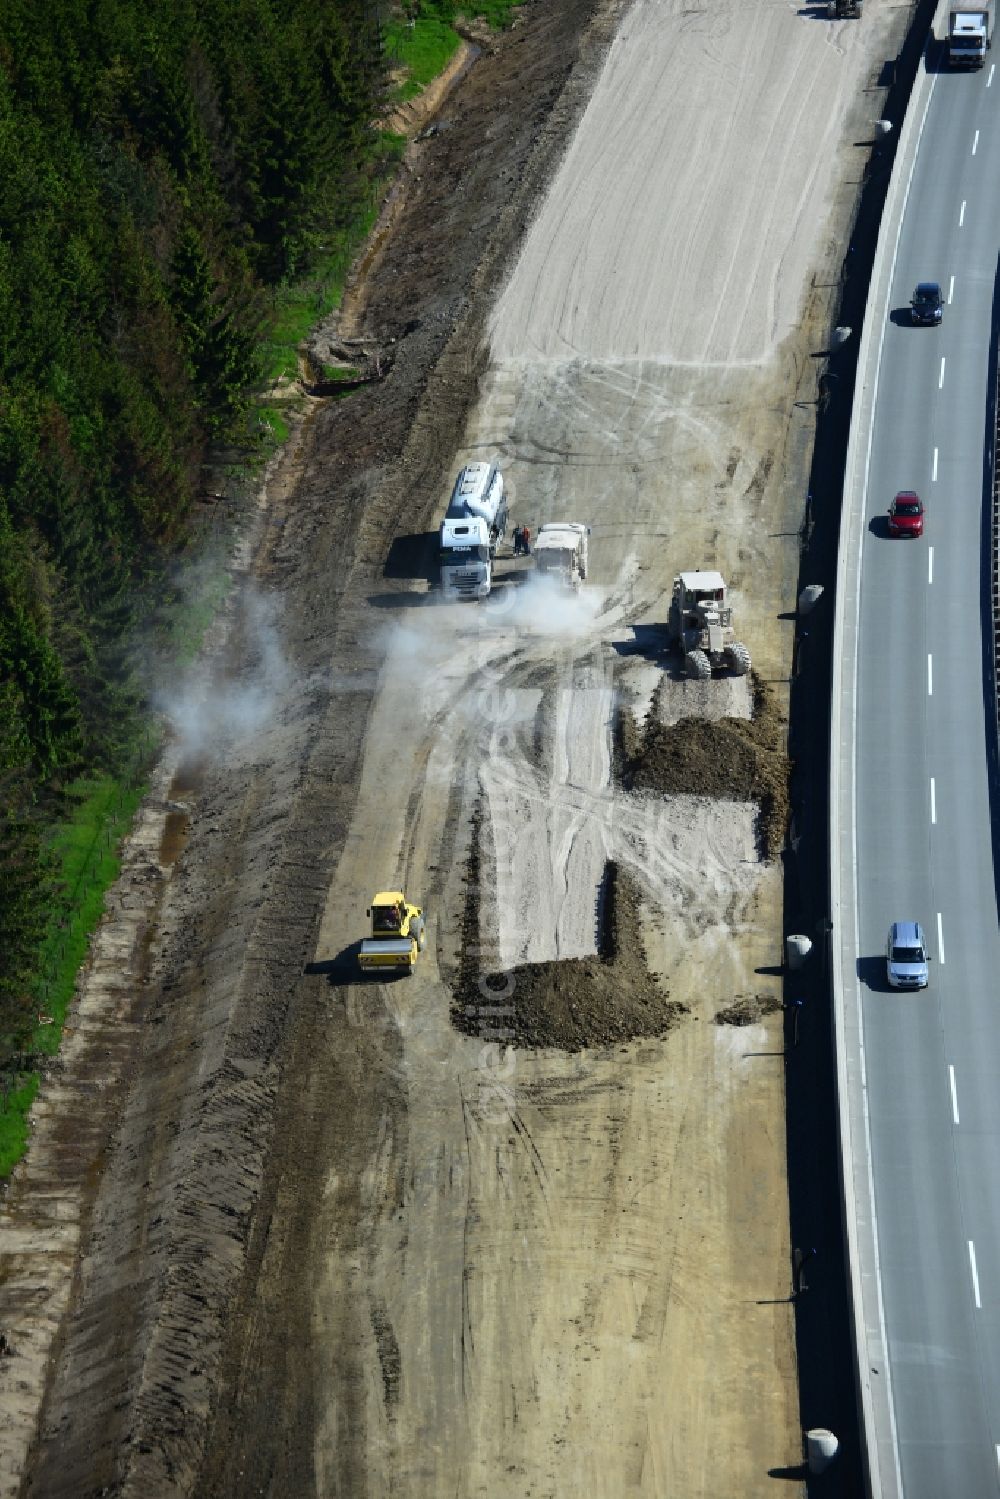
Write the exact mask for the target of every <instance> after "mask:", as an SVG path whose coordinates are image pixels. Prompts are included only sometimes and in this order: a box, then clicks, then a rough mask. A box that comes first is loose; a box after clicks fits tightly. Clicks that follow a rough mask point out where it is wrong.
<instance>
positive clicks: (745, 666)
mask: <svg viewBox="0 0 1000 1499" xmlns="http://www.w3.org/2000/svg"><path fill="white" fill-rule="evenodd" d="M667 630H668V633H669V636H670V644H671V646H673V647H674V649H675V650H679V651H682V652H683V654H684V670H685V671H686V672H687V675H688V676H689V677H694V678H696V679H697V680H699V681H707V680H708V678H709V677H710V676H711V675H712V673H713V672H715V671H728V672H732V674H733V676H736V677H745V676H746V674H747V672H748V671H749V670H750V652H749V651H748V650H747V648H746V646H745V645H744V644H743V642H742V641H740V640H737V639H736V635H735V632H734V630H733V611H732V609H731V608H730V607H729V605H728V604H727V603H726V584H725V581H724V580H723V577H722V574H721V573H709V572H697V573H679V574H678V576H677V577H676V578H675V579H674V592H673V597H672V598H671V600H670V616H669V619H668V622H667Z"/></svg>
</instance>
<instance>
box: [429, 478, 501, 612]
mask: <svg viewBox="0 0 1000 1499" xmlns="http://www.w3.org/2000/svg"><path fill="white" fill-rule="evenodd" d="M506 530H507V500H506V496H505V495H504V486H503V474H502V473H501V472H500V468H499V466H498V465H497V464H496V463H468V464H466V466H465V468H463V469H462V471H461V472H460V474H459V476H458V478H457V479H456V480H455V487H454V489H453V490H452V494H451V501H450V503H449V505H448V509H447V510H446V511H445V517H444V520H443V521H442V522H441V538H440V545H439V548H438V560H439V562H440V565H441V591H442V593H443V594H444V596H445V598H446V599H484V598H486V597H487V595H488V594H489V591H490V589H491V587H492V586H493V558H494V557H495V556H496V550H497V544H498V542H500V541H501V540H502V539H503V536H504V533H505V531H506Z"/></svg>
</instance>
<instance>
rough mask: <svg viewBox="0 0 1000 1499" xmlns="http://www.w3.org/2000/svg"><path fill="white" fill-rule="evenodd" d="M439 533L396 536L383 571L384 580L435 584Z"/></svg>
mask: <svg viewBox="0 0 1000 1499" xmlns="http://www.w3.org/2000/svg"><path fill="white" fill-rule="evenodd" d="M437 541H438V539H437V532H436V531H417V532H414V533H412V534H411V535H409V536H394V537H393V540H392V545H391V546H390V547H389V554H388V556H387V557H386V559H385V566H384V567H383V569H382V576H383V578H399V579H403V578H411V579H413V580H414V581H415V582H423V583H433V582H434V580H435V578H436V576H437Z"/></svg>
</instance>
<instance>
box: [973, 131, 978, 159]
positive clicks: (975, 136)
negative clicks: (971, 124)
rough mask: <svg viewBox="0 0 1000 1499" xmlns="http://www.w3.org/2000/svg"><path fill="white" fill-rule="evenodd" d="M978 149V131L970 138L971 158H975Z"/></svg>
mask: <svg viewBox="0 0 1000 1499" xmlns="http://www.w3.org/2000/svg"><path fill="white" fill-rule="evenodd" d="M978 149H979V131H978V130H977V131H976V133H975V135H974V136H973V137H972V154H973V156H975V154H976V152H977V151H978Z"/></svg>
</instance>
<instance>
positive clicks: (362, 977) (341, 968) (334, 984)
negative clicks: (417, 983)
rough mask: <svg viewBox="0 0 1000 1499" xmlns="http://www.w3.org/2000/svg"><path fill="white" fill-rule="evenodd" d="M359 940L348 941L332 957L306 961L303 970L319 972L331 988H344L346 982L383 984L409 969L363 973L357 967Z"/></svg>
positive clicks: (403, 974) (310, 972) (311, 973)
mask: <svg viewBox="0 0 1000 1499" xmlns="http://www.w3.org/2000/svg"><path fill="white" fill-rule="evenodd" d="M360 951H361V941H360V939H359V940H358V941H357V942H350V943H348V945H347V946H346V947H342V948H341V950H340V952H339V953H337V954H336V955H335V956H334V957H332V958H319V959H318V960H317V961H316V962H314V963H307V964H306V966H305V969H304V972H305V973H307V974H310V975H313V974H321V975H322V976H323V977H324V978H325V979H326V981H327V983H328V984H329V985H330V987H331V989H344V988H346V987H347V985H348V984H362V985H363V984H384V983H385V982H386V980H387V979H397V978H405V977H406V975H407V973H409V969H402V968H399V969H396V968H380V969H379V970H378V971H377V972H371V973H365V972H363V970H362V969H361V968H359V967H358V954H359V953H360Z"/></svg>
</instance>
